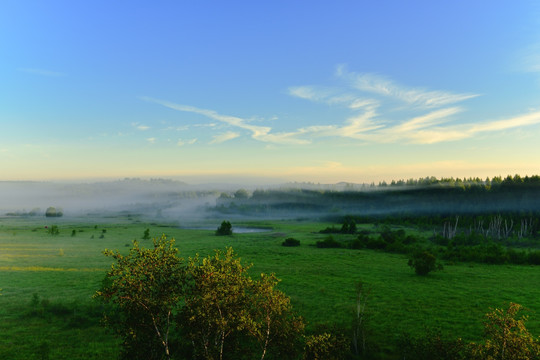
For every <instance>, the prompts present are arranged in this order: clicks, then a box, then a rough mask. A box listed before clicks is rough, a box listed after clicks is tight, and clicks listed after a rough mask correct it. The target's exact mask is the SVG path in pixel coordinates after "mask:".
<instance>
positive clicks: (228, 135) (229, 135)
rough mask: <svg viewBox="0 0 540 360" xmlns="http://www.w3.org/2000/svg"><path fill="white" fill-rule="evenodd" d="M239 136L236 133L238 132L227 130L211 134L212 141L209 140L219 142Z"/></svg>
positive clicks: (212, 142) (213, 142) (214, 142)
mask: <svg viewBox="0 0 540 360" xmlns="http://www.w3.org/2000/svg"><path fill="white" fill-rule="evenodd" d="M239 136H240V134H238V133H235V132H232V131H228V132H226V133H224V134H219V135H215V136H213V138H212V141H210V144H220V143H222V142H225V141H229V140H232V139H236V138H237V137H239Z"/></svg>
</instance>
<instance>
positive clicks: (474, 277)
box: [0, 218, 540, 359]
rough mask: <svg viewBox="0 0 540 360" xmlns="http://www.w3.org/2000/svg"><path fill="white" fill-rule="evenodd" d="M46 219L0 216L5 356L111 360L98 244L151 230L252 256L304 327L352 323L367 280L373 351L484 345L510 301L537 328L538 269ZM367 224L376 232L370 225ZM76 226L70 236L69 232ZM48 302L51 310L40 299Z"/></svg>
mask: <svg viewBox="0 0 540 360" xmlns="http://www.w3.org/2000/svg"><path fill="white" fill-rule="evenodd" d="M55 221H57V220H56V219H55ZM48 222H49V220H47V219H45V218H43V219H0V288H2V295H1V296H0V332H1V333H2V335H3V336H2V337H0V358H9V359H33V358H36V359H40V358H43V356H44V355H43V354H44V353H48V354H49V356H50V358H51V359H111V358H114V357H115V356H116V355H117V353H118V344H117V341H116V339H114V337H113V336H112V335H111V334H109V333H108V332H107V330H105V329H103V328H102V327H101V326H100V325H99V324H98V323H97V321H95V316H94V318H91V319H85V317H84V316H85V314H88V313H90V314H94V315H95V314H96V313H97V312H99V311H98V310H99V309H97V310H96V308H95V307H96V306H97V305H96V304H95V303H94V302H93V301H92V299H91V297H92V295H93V293H94V292H95V290H96V289H97V288H98V287H99V285H100V282H101V280H102V279H103V276H104V274H105V272H106V271H107V270H108V268H109V267H110V264H111V259H110V258H107V257H105V256H103V255H102V253H101V252H102V250H103V249H105V248H109V249H118V250H120V251H125V252H127V251H129V248H130V246H131V241H132V240H134V239H139V241H140V243H142V244H143V245H144V244H146V245H148V246H151V240H140V239H141V238H142V236H143V234H144V230H145V229H146V228H149V229H150V235H151V236H152V237H157V236H160V235H161V234H162V233H165V234H167V235H168V236H170V237H174V238H175V239H176V244H177V246H178V248H179V249H180V255H181V256H183V257H189V256H194V255H195V254H196V253H199V254H201V255H207V254H210V253H212V252H213V249H224V248H225V247H227V246H232V247H233V248H234V249H235V252H236V253H237V254H238V255H239V256H240V257H241V258H242V260H243V261H244V262H245V263H252V264H253V267H252V269H251V272H252V274H254V275H256V274H257V273H260V272H266V273H272V272H273V273H275V274H276V275H277V277H278V278H280V279H281V280H282V281H281V283H280V285H279V287H280V289H281V290H283V291H284V292H285V293H286V294H287V295H289V296H290V297H291V300H292V303H293V306H294V308H295V309H296V310H297V311H298V312H299V313H300V314H301V315H302V316H303V317H304V318H305V319H306V321H307V322H308V323H309V325H308V329H313V328H315V327H316V326H317V325H318V324H337V325H338V326H340V327H343V328H347V327H349V325H350V323H351V321H352V317H351V315H352V313H353V308H354V305H355V292H354V291H355V284H356V283H357V282H358V281H362V282H363V283H364V284H365V285H366V286H368V287H370V288H371V293H370V297H369V298H368V305H367V310H368V314H369V319H368V323H367V326H368V328H369V330H370V338H371V339H372V341H374V342H376V343H378V344H381V345H380V349H379V350H380V352H381V353H383V354H386V355H388V354H390V353H391V352H392V348H393V346H394V345H393V344H394V343H395V341H396V340H397V339H398V338H399V337H400V336H401V335H402V334H403V333H404V332H408V333H411V334H413V335H422V334H423V333H424V332H425V329H426V328H440V329H441V330H442V332H443V334H447V335H448V336H451V337H462V338H463V339H465V340H467V341H479V340H480V339H481V336H482V320H483V316H484V314H485V313H486V312H488V311H489V309H490V308H492V307H502V306H504V304H505V303H507V302H510V301H513V302H517V303H520V304H522V305H523V306H525V307H526V308H527V309H528V314H529V315H530V320H529V322H528V323H527V328H528V329H529V330H530V331H531V332H532V333H533V334H535V335H538V334H540V288H539V287H538V286H536V284H539V283H540V268H538V267H532V266H506V265H504V266H494V265H480V264H456V265H446V266H445V269H444V270H443V271H441V272H436V273H432V274H429V275H428V276H425V277H421V276H417V275H415V273H414V271H413V270H412V269H410V268H409V267H408V266H407V258H406V257H405V256H403V255H395V254H388V253H382V252H376V251H371V250H348V249H318V248H316V247H315V246H314V244H315V243H316V241H319V240H322V239H324V237H325V236H327V235H325V234H319V233H318V231H319V230H321V229H324V228H325V227H327V226H331V225H332V224H326V223H310V222H293V221H276V222H262V221H259V222H257V223H239V224H236V223H233V227H234V225H237V226H250V225H251V226H254V227H265V228H268V227H271V228H272V231H269V232H262V233H248V234H234V235H232V236H221V237H218V236H215V235H214V230H188V229H180V228H178V227H176V226H174V225H169V224H161V225H159V224H155V223H154V224H148V223H145V222H143V221H141V220H139V219H137V218H132V219H131V220H128V219H125V218H117V219H114V218H112V219H100V218H96V219H84V221H83V220H71V221H70V220H69V219H67V220H62V221H61V222H59V221H57V222H56V224H57V225H58V228H59V230H60V233H59V234H58V235H50V234H48V233H47V230H46V229H45V226H46V225H47V226H50V224H49V223H48ZM218 225H219V222H216V223H215V227H216V228H217V226H218ZM363 228H365V229H368V230H373V229H374V227H373V226H371V225H362V227H360V229H363ZM104 229H105V230H106V231H105V232H104V231H103V230H104ZM73 230H76V234H75V236H71V234H72V232H73ZM411 231H415V230H411ZM101 235H104V236H103V237H101V238H100V236H101ZM333 236H334V237H336V238H337V239H348V238H351V239H352V238H354V236H353V235H340V234H335V235H333ZM287 237H294V238H295V239H298V240H300V243H301V244H300V246H299V247H283V246H281V243H282V242H283V240H284V239H285V238H287ZM34 294H37V296H38V297H39V299H42V300H43V299H44V300H45V307H44V306H42V305H41V304H40V305H36V303H35V301H34V303H33V302H32V301H33V297H34ZM47 301H48V303H49V304H52V305H54V306H56V308H55V307H54V306H52V307H47ZM36 306H37V307H38V308H39V309H40V310H39V311H37V312H36V311H34V310H35V308H36ZM54 309H56V310H54ZM58 309H60V310H61V309H67V310H66V311H59V310H58ZM32 311H33V312H32Z"/></svg>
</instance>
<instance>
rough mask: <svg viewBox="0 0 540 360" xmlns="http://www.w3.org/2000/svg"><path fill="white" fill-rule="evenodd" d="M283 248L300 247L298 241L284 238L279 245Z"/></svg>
mask: <svg viewBox="0 0 540 360" xmlns="http://www.w3.org/2000/svg"><path fill="white" fill-rule="evenodd" d="M281 245H283V246H290V247H292V246H300V240H296V239H294V238H286V239H285V241H283V242H282V243H281Z"/></svg>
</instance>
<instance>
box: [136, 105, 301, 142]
mask: <svg viewBox="0 0 540 360" xmlns="http://www.w3.org/2000/svg"><path fill="white" fill-rule="evenodd" d="M141 99H143V100H146V101H150V102H154V103H156V104H160V105H163V106H165V107H168V108H170V109H174V110H178V111H183V112H190V113H195V114H199V115H203V116H206V117H207V118H210V119H213V120H216V121H219V122H221V123H224V124H227V125H230V126H232V127H236V128H239V129H243V130H247V131H249V132H251V137H252V138H253V139H255V140H259V141H263V142H270V143H277V144H305V143H308V141H307V140H302V139H298V138H296V137H295V136H296V135H297V133H271V131H272V128H270V127H268V126H258V125H253V124H250V123H249V122H248V120H246V119H242V118H240V117H236V116H230V115H222V114H219V113H218V112H216V111H214V110H207V109H200V108H196V107H194V106H187V105H181V104H175V103H172V102H169V101H164V100H159V99H153V98H149V97H142V98H141Z"/></svg>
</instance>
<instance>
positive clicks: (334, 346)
mask: <svg viewBox="0 0 540 360" xmlns="http://www.w3.org/2000/svg"><path fill="white" fill-rule="evenodd" d="M348 345H349V343H348V341H347V339H346V338H345V337H344V336H343V334H335V333H330V332H323V333H322V334H315V335H310V336H308V337H307V338H306V347H305V352H304V357H303V360H341V359H345V358H346V355H347V353H348V350H349V349H348Z"/></svg>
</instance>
